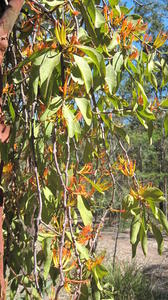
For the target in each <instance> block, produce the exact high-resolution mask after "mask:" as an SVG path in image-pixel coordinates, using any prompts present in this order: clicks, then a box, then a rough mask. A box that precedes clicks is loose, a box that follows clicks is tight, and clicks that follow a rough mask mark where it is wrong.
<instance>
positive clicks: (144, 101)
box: [135, 80, 148, 107]
mask: <svg viewBox="0 0 168 300" xmlns="http://www.w3.org/2000/svg"><path fill="white" fill-rule="evenodd" d="M135 82H136V85H137V87H138V89H139V91H140V92H141V94H142V98H143V107H146V105H147V103H148V98H147V96H146V94H145V91H144V88H143V86H142V85H141V84H140V82H138V81H137V80H136V81H135Z"/></svg>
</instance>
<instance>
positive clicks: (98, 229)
mask: <svg viewBox="0 0 168 300" xmlns="http://www.w3.org/2000/svg"><path fill="white" fill-rule="evenodd" d="M92 100H93V105H94V108H95V111H96V113H97V115H98V121H99V124H100V128H101V132H102V139H103V146H104V149H105V152H106V157H107V161H108V170H109V174H110V177H111V180H112V183H113V191H112V196H111V201H110V203H109V205H108V206H107V208H106V209H105V211H104V213H103V216H102V218H101V220H100V223H99V225H98V227H97V230H96V233H95V237H94V239H93V241H92V245H91V249H90V251H91V252H92V253H93V252H94V251H95V249H96V242H97V239H98V235H99V232H100V230H101V228H102V227H103V225H104V222H105V218H106V215H107V213H108V212H109V209H110V208H111V206H112V204H113V202H114V197H115V178H114V175H113V173H112V171H111V170H112V166H111V162H110V156H109V153H108V151H107V148H106V142H105V132H104V124H103V120H102V118H101V115H100V111H99V109H98V107H97V105H96V99H95V95H94V93H93V91H92Z"/></svg>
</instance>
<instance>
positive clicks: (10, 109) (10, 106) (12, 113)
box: [8, 98, 15, 122]
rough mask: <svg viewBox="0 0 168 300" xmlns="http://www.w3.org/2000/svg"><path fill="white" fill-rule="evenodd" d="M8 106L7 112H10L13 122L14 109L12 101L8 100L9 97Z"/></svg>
mask: <svg viewBox="0 0 168 300" xmlns="http://www.w3.org/2000/svg"><path fill="white" fill-rule="evenodd" d="M8 106H9V112H10V115H11V118H12V121H13V122H14V121H15V110H14V107H13V104H12V102H11V101H10V98H8Z"/></svg>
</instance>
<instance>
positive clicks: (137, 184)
mask: <svg viewBox="0 0 168 300" xmlns="http://www.w3.org/2000/svg"><path fill="white" fill-rule="evenodd" d="M119 145H120V147H121V149H122V150H123V152H124V154H125V157H126V159H127V161H128V163H129V164H130V159H129V156H128V153H127V150H126V149H125V147H124V145H123V144H122V142H121V141H120V140H119ZM133 180H134V184H135V186H136V188H137V187H138V186H139V183H138V180H137V178H136V174H135V173H134V175H133Z"/></svg>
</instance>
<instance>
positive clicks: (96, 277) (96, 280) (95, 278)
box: [92, 267, 103, 291]
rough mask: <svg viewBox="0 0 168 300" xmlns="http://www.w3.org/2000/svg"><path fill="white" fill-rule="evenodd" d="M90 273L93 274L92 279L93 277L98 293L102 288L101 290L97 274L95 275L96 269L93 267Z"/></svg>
mask: <svg viewBox="0 0 168 300" xmlns="http://www.w3.org/2000/svg"><path fill="white" fill-rule="evenodd" d="M92 273H93V277H94V280H95V283H96V285H97V288H98V289H99V291H102V290H103V288H102V286H101V284H100V281H99V276H98V274H97V269H96V267H94V268H93V269H92Z"/></svg>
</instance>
